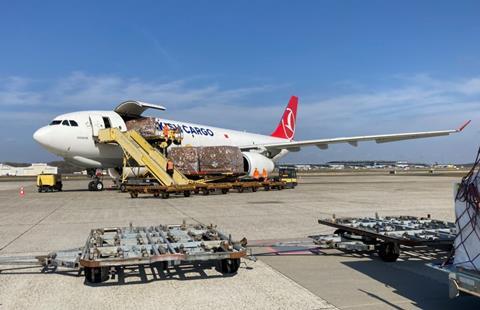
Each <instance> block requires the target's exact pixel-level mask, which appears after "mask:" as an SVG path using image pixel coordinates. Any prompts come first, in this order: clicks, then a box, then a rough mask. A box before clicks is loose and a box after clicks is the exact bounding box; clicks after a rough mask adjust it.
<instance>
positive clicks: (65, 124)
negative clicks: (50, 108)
mask: <svg viewBox="0 0 480 310" xmlns="http://www.w3.org/2000/svg"><path fill="white" fill-rule="evenodd" d="M62 125H63V126H70V124H69V123H68V121H67V120H64V121H63V122H62Z"/></svg>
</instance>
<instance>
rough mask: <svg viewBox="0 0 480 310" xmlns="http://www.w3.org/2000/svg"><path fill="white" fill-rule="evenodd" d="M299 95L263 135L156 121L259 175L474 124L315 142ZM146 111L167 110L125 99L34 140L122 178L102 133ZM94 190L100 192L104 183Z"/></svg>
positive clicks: (64, 120) (61, 122) (71, 118)
mask: <svg viewBox="0 0 480 310" xmlns="http://www.w3.org/2000/svg"><path fill="white" fill-rule="evenodd" d="M297 106H298V97H296V96H292V97H291V98H290V101H289V103H288V105H287V107H286V108H285V110H284V112H283V116H282V118H281V119H280V122H279V124H278V126H277V127H276V128H275V130H274V131H273V132H272V133H271V134H270V135H261V134H255V133H249V132H243V131H237V130H230V129H224V128H217V127H212V126H207V125H199V124H193V123H187V122H180V121H174V120H168V119H163V118H156V119H155V123H156V126H157V127H158V129H159V130H162V128H163V126H168V127H169V128H170V129H177V130H180V131H181V132H182V133H183V141H182V144H183V145H191V146H220V145H230V146H237V147H239V148H240V150H241V151H242V154H243V158H244V171H245V173H246V174H247V175H252V174H253V171H254V169H255V168H257V169H258V170H259V171H262V170H263V169H266V170H267V171H268V172H271V171H273V169H274V163H275V162H276V161H277V160H279V159H280V158H282V157H283V156H285V155H286V154H287V153H289V152H298V151H300V149H301V148H302V147H306V146H316V147H318V148H319V149H321V150H325V149H327V148H328V146H329V145H330V144H335V143H348V144H350V145H352V146H357V144H358V142H361V141H375V142H376V143H386V142H394V141H400V140H408V139H418V138H429V137H436V136H446V135H449V134H452V133H457V132H460V131H462V130H463V129H464V128H465V127H466V126H467V125H468V124H469V123H470V121H468V122H466V123H465V124H463V125H462V126H461V127H460V128H458V129H451V130H441V131H425V132H409V133H397V134H383V135H369V136H355V137H340V138H327V139H314V140H298V141H297V140H294V137H295V128H296V116H297ZM147 109H156V110H165V107H163V106H159V105H154V104H150V103H145V102H141V101H133V100H130V101H125V102H123V103H121V104H120V105H119V106H117V107H116V108H115V109H114V110H113V111H81V112H73V113H67V114H62V115H59V116H57V117H55V118H54V119H53V120H52V122H51V123H50V124H49V125H47V126H44V127H42V128H40V129H38V130H37V131H36V132H35V133H34V134H33V138H34V139H35V140H36V141H37V142H38V143H39V144H41V145H42V146H43V147H44V148H46V149H47V150H48V151H50V152H52V153H54V154H56V155H58V156H61V157H63V158H64V159H65V160H66V161H68V162H71V163H73V164H75V165H78V166H80V167H84V168H86V169H87V171H88V172H89V174H90V175H92V176H93V175H94V171H95V170H96V169H98V168H101V169H108V172H109V175H110V176H111V177H112V178H114V179H118V177H119V176H120V171H121V168H122V163H123V162H122V158H123V151H122V149H121V147H120V146H118V145H115V144H102V143H98V142H97V139H96V136H98V131H99V130H100V129H104V128H115V127H116V128H119V129H120V130H121V131H126V130H127V126H126V122H127V121H129V120H133V119H141V118H143V116H142V114H143V112H145V110H147ZM95 182H96V184H95V186H96V188H98V189H102V188H103V184H102V183H101V182H100V180H98V179H97V180H96V181H95Z"/></svg>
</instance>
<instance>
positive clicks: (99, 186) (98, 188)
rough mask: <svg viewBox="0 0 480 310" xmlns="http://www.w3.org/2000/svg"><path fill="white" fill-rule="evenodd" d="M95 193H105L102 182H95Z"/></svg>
mask: <svg viewBox="0 0 480 310" xmlns="http://www.w3.org/2000/svg"><path fill="white" fill-rule="evenodd" d="M95 191H99V192H101V191H103V183H102V182H101V181H98V182H95Z"/></svg>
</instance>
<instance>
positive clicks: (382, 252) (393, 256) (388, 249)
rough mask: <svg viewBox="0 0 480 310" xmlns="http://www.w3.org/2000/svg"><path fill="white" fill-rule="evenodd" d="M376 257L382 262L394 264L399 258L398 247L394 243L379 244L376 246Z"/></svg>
mask: <svg viewBox="0 0 480 310" xmlns="http://www.w3.org/2000/svg"><path fill="white" fill-rule="evenodd" d="M378 256H379V257H380V258H381V259H382V260H383V261H384V262H395V261H396V260H397V259H398V257H399V256H400V245H399V244H398V243H394V242H385V243H381V244H380V245H379V246H378Z"/></svg>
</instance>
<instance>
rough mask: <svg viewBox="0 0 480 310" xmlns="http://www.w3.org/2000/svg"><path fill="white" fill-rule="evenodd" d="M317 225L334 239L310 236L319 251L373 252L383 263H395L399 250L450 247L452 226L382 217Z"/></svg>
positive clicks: (324, 221)
mask: <svg viewBox="0 0 480 310" xmlns="http://www.w3.org/2000/svg"><path fill="white" fill-rule="evenodd" d="M318 223H319V224H322V225H327V226H331V227H334V228H336V229H337V230H336V231H335V234H334V235H318V236H312V238H313V239H314V241H315V242H316V243H317V244H319V245H320V246H322V247H332V248H341V249H357V250H370V249H376V250H377V251H378V254H379V256H380V258H381V259H382V260H384V261H389V262H393V261H396V260H397V258H398V257H399V255H400V246H406V247H418V246H427V247H451V246H452V244H453V241H454V239H455V235H456V230H455V224H454V223H451V222H446V221H440V220H434V219H431V218H430V216H427V217H421V218H418V217H415V216H386V217H383V218H382V217H379V216H378V215H376V216H375V217H374V218H370V217H365V218H352V217H345V218H335V217H333V218H330V219H319V220H318Z"/></svg>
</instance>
